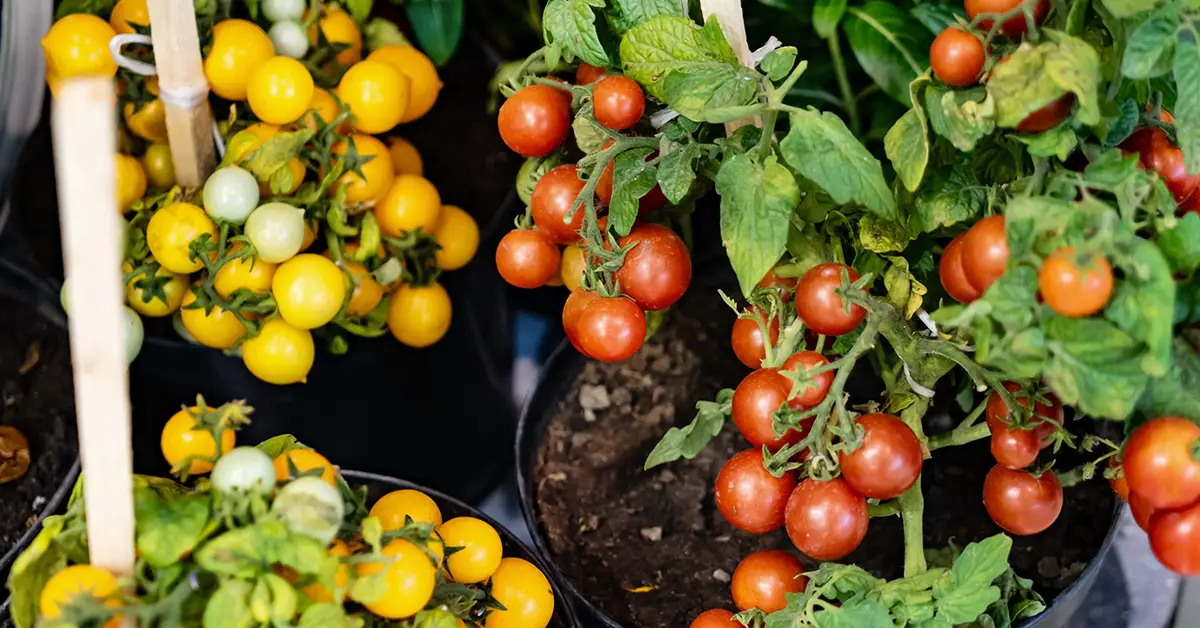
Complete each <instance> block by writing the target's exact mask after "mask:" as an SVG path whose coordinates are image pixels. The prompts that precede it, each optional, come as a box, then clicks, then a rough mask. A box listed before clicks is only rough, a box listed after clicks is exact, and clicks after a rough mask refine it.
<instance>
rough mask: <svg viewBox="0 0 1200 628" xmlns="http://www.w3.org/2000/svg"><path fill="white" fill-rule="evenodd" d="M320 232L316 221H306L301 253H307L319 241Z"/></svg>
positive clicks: (301, 241)
mask: <svg viewBox="0 0 1200 628" xmlns="http://www.w3.org/2000/svg"><path fill="white" fill-rule="evenodd" d="M319 230H320V225H318V224H317V221H316V220H305V221H304V238H303V239H302V240H300V252H301V253H303V252H304V251H307V250H308V249H309V247H311V246H312V245H313V242H316V241H317V231H319Z"/></svg>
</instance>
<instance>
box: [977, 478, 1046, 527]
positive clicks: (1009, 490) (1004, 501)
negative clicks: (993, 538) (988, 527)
mask: <svg viewBox="0 0 1200 628" xmlns="http://www.w3.org/2000/svg"><path fill="white" fill-rule="evenodd" d="M983 505H984V507H985V508H987V511H988V515H990V516H991V517H992V521H995V522H996V525H998V526H1000V527H1001V528H1004V529H1005V530H1007V531H1009V532H1011V533H1012V534H1016V535H1017V536H1027V535H1030V534H1037V533H1038V532H1041V531H1043V530H1045V529H1046V528H1049V527H1050V524H1052V523H1054V520H1055V519H1058V513H1059V512H1061V511H1062V505H1063V491H1062V485H1061V484H1059V483H1058V476H1057V475H1055V474H1054V472H1053V471H1045V472H1043V473H1042V474H1041V476H1040V477H1034V476H1032V475H1030V474H1029V473H1026V472H1024V471H1016V470H1013V469H1008V468H1005V467H1003V466H1001V465H996V466H994V467H992V470H991V471H989V472H988V475H987V479H985V480H984V481H983Z"/></svg>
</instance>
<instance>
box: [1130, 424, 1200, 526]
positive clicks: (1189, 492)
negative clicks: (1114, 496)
mask: <svg viewBox="0 0 1200 628" xmlns="http://www.w3.org/2000/svg"><path fill="white" fill-rule="evenodd" d="M1198 438H1200V426H1198V425H1196V424H1195V423H1192V422H1191V421H1189V420H1187V419H1183V418H1179V417H1169V416H1168V417H1160V418H1157V419H1154V420H1152V421H1149V422H1147V423H1145V424H1143V425H1142V426H1141V427H1139V428H1137V429H1136V430H1134V432H1133V434H1132V435H1131V436H1130V437H1129V440H1128V441H1127V442H1126V443H1125V454H1124V456H1123V457H1122V459H1121V464H1122V465H1124V467H1125V478H1126V480H1128V482H1129V490H1130V491H1131V492H1133V493H1135V494H1137V495H1139V496H1141V497H1143V498H1145V499H1146V500H1147V501H1148V502H1149V503H1150V504H1151V505H1152V506H1154V507H1155V508H1159V509H1174V508H1182V507H1184V506H1187V505H1190V504H1193V503H1195V502H1196V501H1197V500H1200V461H1197V460H1196V459H1194V458H1193V457H1192V455H1191V448H1192V447H1193V446H1195V445H1196V439H1198Z"/></svg>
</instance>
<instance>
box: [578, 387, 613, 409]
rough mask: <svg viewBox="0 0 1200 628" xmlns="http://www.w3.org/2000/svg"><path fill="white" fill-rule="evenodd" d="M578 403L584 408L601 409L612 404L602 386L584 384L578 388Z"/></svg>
mask: <svg viewBox="0 0 1200 628" xmlns="http://www.w3.org/2000/svg"><path fill="white" fill-rule="evenodd" d="M579 405H580V406H582V407H583V409H584V410H603V409H605V408H607V407H609V406H611V405H612V401H611V400H610V399H609V398H608V389H607V388H605V387H604V386H592V385H589V384H584V385H583V386H580V388H579Z"/></svg>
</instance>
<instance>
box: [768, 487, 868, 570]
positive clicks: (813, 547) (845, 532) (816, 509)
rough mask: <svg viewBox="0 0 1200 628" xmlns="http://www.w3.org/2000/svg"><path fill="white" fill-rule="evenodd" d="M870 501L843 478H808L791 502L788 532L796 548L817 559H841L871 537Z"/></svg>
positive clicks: (789, 501) (789, 499)
mask: <svg viewBox="0 0 1200 628" xmlns="http://www.w3.org/2000/svg"><path fill="white" fill-rule="evenodd" d="M869 520H870V515H869V514H868V512H867V500H866V499H865V498H863V496H862V495H859V494H858V493H855V492H854V489H852V488H850V484H849V483H847V482H846V480H844V479H843V478H834V479H832V480H830V481H828V482H819V481H817V480H814V479H812V478H808V479H806V480H804V481H803V482H801V483H800V485H799V486H797V487H796V490H794V491H792V495H791V497H789V498H788V501H787V512H786V522H787V532H788V536H789V537H790V538H791V539H792V543H793V544H795V546H796V549H798V550H800V551H801V552H803V553H804V555H805V556H808V557H810V558H814V559H816V560H822V561H827V560H837V559H839V558H842V557H843V556H845V555H846V554H849V553H850V552H853V551H854V548H856V547H858V544H859V543H862V540H863V538H864V537H865V536H866V535H867V523H868V522H869Z"/></svg>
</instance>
